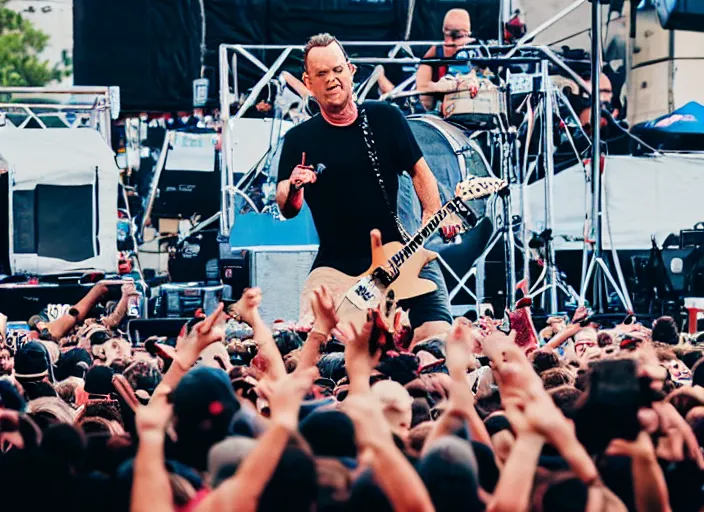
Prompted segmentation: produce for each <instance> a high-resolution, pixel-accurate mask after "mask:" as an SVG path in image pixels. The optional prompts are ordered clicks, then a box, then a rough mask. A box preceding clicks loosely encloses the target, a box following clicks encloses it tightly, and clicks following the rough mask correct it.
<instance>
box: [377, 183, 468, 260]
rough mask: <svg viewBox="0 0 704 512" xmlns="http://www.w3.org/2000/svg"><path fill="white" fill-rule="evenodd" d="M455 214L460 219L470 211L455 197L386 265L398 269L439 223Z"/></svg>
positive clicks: (416, 250) (432, 232)
mask: <svg viewBox="0 0 704 512" xmlns="http://www.w3.org/2000/svg"><path fill="white" fill-rule="evenodd" d="M453 213H456V214H457V215H459V216H460V217H462V218H465V217H467V215H469V214H471V210H470V209H469V208H467V206H466V205H465V204H464V202H463V201H462V199H460V198H459V197H455V198H454V199H453V200H451V201H449V202H448V203H446V204H445V206H443V207H442V208H441V209H440V210H439V211H438V212H437V213H436V214H435V215H433V216H432V217H431V219H430V220H429V221H428V222H427V223H426V224H425V225H424V226H423V227H421V228H420V229H419V230H418V232H417V233H416V234H415V235H413V237H412V238H411V240H410V241H409V242H408V243H406V245H404V246H403V248H402V249H401V250H399V251H398V252H397V253H396V254H394V255H393V256H391V258H390V259H389V260H388V264H389V265H391V266H394V267H396V268H400V267H401V265H403V264H404V263H405V262H406V261H408V259H409V258H410V257H411V256H413V255H414V254H415V253H417V252H418V250H420V249H421V248H422V247H423V245H425V243H426V242H427V241H428V240H429V239H430V237H431V236H433V234H434V233H435V232H436V231H437V230H438V228H439V227H440V223H441V222H442V221H443V220H445V219H446V218H447V216H448V215H450V214H453Z"/></svg>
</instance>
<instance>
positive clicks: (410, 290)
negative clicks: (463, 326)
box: [300, 242, 438, 324]
mask: <svg viewBox="0 0 704 512" xmlns="http://www.w3.org/2000/svg"><path fill="white" fill-rule="evenodd" d="M402 247H403V244H401V243H400V242H390V243H388V244H384V245H375V244H374V242H372V264H371V266H370V267H369V269H368V270H367V271H366V272H364V273H362V274H361V275H359V276H349V275H347V274H345V273H343V272H340V271H339V270H336V269H334V268H331V267H319V268H316V269H315V270H313V271H312V272H311V273H310V275H309V276H308V279H307V280H306V284H305V286H304V288H303V293H302V294H301V304H300V312H301V313H300V322H301V323H308V322H310V321H312V320H313V313H312V309H311V298H312V296H313V290H315V289H316V288H318V287H320V286H321V285H325V286H326V287H327V288H328V289H329V290H330V292H331V294H332V296H333V298H334V300H335V306H337V308H338V315H339V316H340V319H341V320H346V321H353V322H354V323H355V324H357V321H356V319H358V318H361V319H364V318H365V316H366V314H367V312H366V311H360V310H359V308H357V306H355V305H354V304H352V303H351V302H350V301H349V300H347V299H346V298H345V294H346V293H347V292H348V291H349V289H350V288H352V287H353V286H354V285H355V283H357V282H358V281H359V280H360V279H362V278H364V277H367V276H369V275H371V273H372V272H373V271H374V269H376V268H377V267H380V266H383V265H385V264H386V262H387V261H388V259H389V258H390V257H391V256H393V255H394V254H396V253H397V252H398V251H399V250H400V249H401V248H402ZM437 257H438V255H437V254H436V253H434V252H432V251H429V250H428V249H425V248H421V249H419V250H418V252H416V253H415V254H414V255H413V256H411V257H410V258H409V259H408V260H407V261H406V262H405V263H404V264H403V266H402V267H401V268H400V269H399V270H400V273H399V276H398V277H397V278H396V280H395V281H394V282H393V283H392V284H391V286H390V287H389V288H387V291H388V290H393V291H394V293H395V296H396V300H403V299H410V298H413V297H418V296H420V295H424V294H426V293H431V292H434V291H435V290H437V288H438V287H437V285H436V284H435V283H434V282H432V281H430V280H429V279H421V278H420V277H418V276H419V275H420V271H421V270H422V269H423V267H425V265H427V264H428V263H430V262H431V261H433V260H435V259H437ZM360 314H361V316H360Z"/></svg>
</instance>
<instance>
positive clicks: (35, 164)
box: [0, 128, 119, 275]
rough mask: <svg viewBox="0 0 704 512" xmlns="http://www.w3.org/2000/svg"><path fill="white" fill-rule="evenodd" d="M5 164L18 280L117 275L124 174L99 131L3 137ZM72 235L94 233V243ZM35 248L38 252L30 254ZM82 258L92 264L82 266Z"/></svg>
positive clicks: (0, 147)
mask: <svg viewBox="0 0 704 512" xmlns="http://www.w3.org/2000/svg"><path fill="white" fill-rule="evenodd" d="M0 156H1V157H2V158H3V159H5V160H6V161H7V162H8V166H9V169H10V173H12V177H13V180H14V184H13V185H11V196H10V211H11V228H12V229H11V230H12V234H13V236H11V237H10V265H11V270H12V271H13V272H14V273H24V272H26V273H31V274H40V275H41V274H49V273H60V272H67V271H71V270H80V269H96V270H102V271H110V272H114V271H116V270H117V189H118V179H119V169H118V168H117V166H116V164H115V159H114V153H113V152H112V149H110V147H109V146H108V145H107V143H106V142H105V141H104V140H103V138H102V137H101V136H100V134H99V133H98V132H97V131H95V130H91V129H88V128H86V129H69V128H65V129H64V128H56V129H45V130H6V129H0ZM73 233H82V234H86V233H87V235H86V236H87V237H89V238H90V239H88V240H85V239H78V238H76V237H74V236H72V234H73ZM84 238H85V237H84ZM62 239H63V242H61V240H62ZM85 246H87V247H88V249H87V252H88V254H86V250H85V249H84V247H85ZM30 247H34V248H35V249H34V250H33V251H32V252H28V251H29V249H28V248H30ZM77 254H82V255H85V256H86V257H83V258H81V259H80V260H76V258H75V256H76V255H77ZM56 255H61V257H55V256H56ZM52 256H54V257H52Z"/></svg>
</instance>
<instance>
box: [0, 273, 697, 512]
mask: <svg viewBox="0 0 704 512" xmlns="http://www.w3.org/2000/svg"><path fill="white" fill-rule="evenodd" d="M105 290H106V285H105V284H104V283H99V284H97V285H95V286H94V288H93V289H92V290H91V291H90V293H89V294H88V295H87V296H86V297H85V298H84V299H82V300H81V301H80V302H79V303H77V304H76V305H75V306H74V307H73V308H72V309H71V310H70V311H69V312H68V314H66V315H64V316H63V317H61V318H59V319H57V320H54V321H52V322H45V321H43V319H41V318H33V319H32V320H31V321H30V324H31V325H32V332H31V334H30V335H29V336H28V337H26V338H25V339H24V340H23V342H22V343H19V342H16V340H15V338H13V337H11V336H6V335H5V330H4V328H3V329H2V330H0V333H2V336H3V341H2V343H1V344H0V373H2V377H1V378H0V449H1V450H0V488H2V489H3V490H4V492H3V505H4V506H5V507H7V508H6V509H7V510H22V511H25V510H27V511H28V510H52V509H57V508H58V509H59V510H72V511H80V510H132V511H135V512H137V511H147V510H149V511H167V510H168V511H171V510H180V511H200V510H205V511H207V510H276V511H283V510H287V511H293V510H301V511H303V510H306V511H311V510H318V511H334V510H399V511H415V510H418V511H431V510H437V511H445V510H447V511H450V510H452V511H457V510H467V511H470V510H471V511H475V510H476V511H480V510H493V511H507V512H508V511H510V512H517V511H522V510H525V511H527V510H542V511H545V512H548V511H571V510H575V511H576V510H580V511H581V510H585V511H587V510H589V511H592V510H594V511H596V510H608V511H617V510H634V511H638V512H644V511H651V510H652V511H655V510H661V511H667V510H673V511H699V510H702V507H703V506H704V499H703V497H704V493H703V488H702V484H703V480H702V475H703V473H702V469H704V457H703V456H702V446H704V444H702V443H704V388H703V387H702V386H704V363H702V349H701V348H700V347H697V345H696V343H692V342H689V341H686V342H685V341H683V340H682V339H681V336H680V334H679V333H678V330H677V326H676V324H675V322H674V320H673V319H671V318H661V319H658V320H657V321H656V322H655V323H654V325H653V326H652V328H646V327H644V326H642V325H641V324H639V323H638V322H637V321H636V319H635V318H634V317H632V316H629V317H628V318H627V319H626V320H624V322H623V323H621V324H620V325H617V326H612V327H611V328H602V327H600V326H598V325H596V324H595V323H593V322H592V321H591V320H590V318H588V313H587V310H585V309H584V308H580V309H579V310H577V312H576V313H575V314H574V318H572V320H571V321H568V320H567V319H564V318H553V319H550V321H549V322H548V325H547V327H546V328H545V329H543V330H541V331H540V332H536V331H535V329H534V327H533V321H532V319H531V316H530V301H529V300H527V299H523V300H522V301H521V302H520V303H519V304H518V305H517V308H516V309H515V311H514V312H512V313H511V314H510V328H511V330H510V331H509V330H508V329H507V326H506V323H507V322H506V321H503V322H501V321H497V320H493V319H491V318H488V317H482V318H480V319H479V320H478V321H475V322H470V321H469V320H468V319H466V318H459V319H458V320H456V321H455V323H454V324H453V326H452V328H451V329H450V331H449V332H448V333H447V334H446V335H445V336H439V337H433V338H431V339H425V340H413V333H412V332H411V330H410V328H409V326H408V324H407V321H406V320H404V318H405V315H404V314H403V312H400V311H398V310H394V309H393V305H391V308H392V309H391V310H389V311H385V312H383V313H382V312H381V311H379V310H373V311H370V312H369V314H368V315H367V322H366V323H364V324H362V325H352V324H349V323H348V322H346V321H345V320H344V319H342V320H341V319H339V318H338V317H337V314H336V311H335V307H334V305H333V301H332V298H331V296H330V294H329V292H328V291H327V290H326V289H325V288H320V289H318V290H316V292H315V293H314V296H313V299H312V300H313V311H314V317H315V319H314V322H313V324H312V326H300V325H294V324H281V323H279V324H275V325H273V326H268V325H266V324H265V323H264V322H263V321H262V319H261V317H260V316H259V313H258V308H259V305H260V303H261V301H262V300H266V299H267V298H266V297H262V295H261V292H260V291H259V290H258V289H249V290H246V291H245V292H244V294H243V296H242V297H241V298H239V300H238V301H236V302H233V303H231V304H228V305H227V306H223V305H222V304H221V305H220V306H219V307H218V308H217V309H216V310H215V311H213V312H211V314H210V315H208V316H205V314H204V313H201V312H199V313H197V314H196V315H195V317H194V318H193V319H192V320H190V321H189V322H188V323H187V324H186V325H184V327H183V329H182V331H181V333H180V335H179V336H178V338H177V339H176V340H175V342H174V341H171V340H169V339H166V338H150V339H148V340H147V341H146V342H145V343H143V344H141V345H137V346H133V345H132V344H130V342H129V341H128V339H127V338H126V336H125V334H124V333H123V331H122V330H121V329H123V328H124V313H125V310H126V305H127V304H128V303H129V297H130V296H131V294H133V293H134V289H133V288H132V285H131V284H127V285H125V286H124V288H123V298H122V299H121V300H120V302H119V303H118V304H117V307H115V308H114V309H113V310H112V312H111V313H110V314H109V315H108V316H102V317H97V318H96V317H94V316H92V312H93V311H95V307H94V306H95V305H96V304H98V303H99V302H100V301H101V297H102V296H103V294H104V293H105ZM388 318H393V319H394V321H392V322H388V321H387V319H388ZM507 332H508V334H507ZM411 340H413V342H412V343H411Z"/></svg>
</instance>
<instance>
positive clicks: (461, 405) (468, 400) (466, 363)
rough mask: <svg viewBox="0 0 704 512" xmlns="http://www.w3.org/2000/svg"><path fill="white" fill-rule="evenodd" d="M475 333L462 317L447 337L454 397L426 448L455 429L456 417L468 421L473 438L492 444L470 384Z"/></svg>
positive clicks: (448, 363)
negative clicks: (469, 375)
mask: <svg viewBox="0 0 704 512" xmlns="http://www.w3.org/2000/svg"><path fill="white" fill-rule="evenodd" d="M474 342H475V339H474V334H473V333H472V330H471V328H470V327H469V326H468V325H466V324H465V323H464V322H463V321H461V320H456V321H455V324H454V325H453V327H452V329H451V330H450V332H449V333H448V335H447V338H446V339H445V351H446V355H447V358H446V362H445V364H446V366H447V369H448V371H449V373H450V379H451V384H450V400H449V404H448V407H447V408H446V409H445V412H444V414H443V416H442V417H441V418H440V420H439V421H438V422H437V423H436V426H435V427H436V428H435V429H434V430H433V432H432V433H431V434H430V435H429V436H428V439H427V440H426V450H427V449H428V448H429V447H430V445H431V444H432V440H434V439H437V438H440V437H442V436H444V435H448V434H450V433H451V432H452V431H453V430H454V426H455V425H454V424H455V421H453V418H454V419H458V420H460V421H461V422H462V423H464V422H467V425H468V427H469V433H470V436H471V438H472V439H473V440H475V441H478V442H480V443H484V444H485V445H487V446H491V438H490V437H489V433H488V432H487V430H486V427H485V426H484V422H483V421H482V420H481V418H480V417H479V414H478V413H477V410H476V408H475V406H474V395H473V394H472V390H471V388H470V386H469V380H468V378H467V370H468V369H470V368H472V367H474V363H475V357H474V353H473V348H474Z"/></svg>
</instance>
